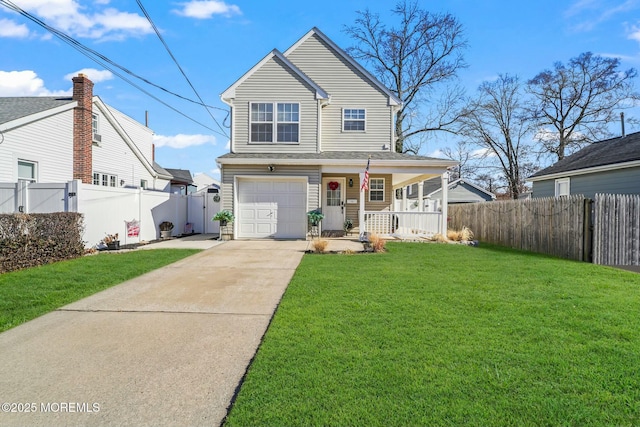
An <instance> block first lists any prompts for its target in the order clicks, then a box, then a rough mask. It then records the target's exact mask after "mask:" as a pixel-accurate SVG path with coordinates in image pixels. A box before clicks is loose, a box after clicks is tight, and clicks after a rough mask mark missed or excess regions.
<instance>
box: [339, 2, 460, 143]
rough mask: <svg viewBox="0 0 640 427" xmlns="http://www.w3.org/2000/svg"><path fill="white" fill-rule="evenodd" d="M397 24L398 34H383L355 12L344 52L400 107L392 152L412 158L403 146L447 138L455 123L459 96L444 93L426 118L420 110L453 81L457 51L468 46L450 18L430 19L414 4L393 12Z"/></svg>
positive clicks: (371, 16)
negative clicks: (440, 135) (433, 136)
mask: <svg viewBox="0 0 640 427" xmlns="http://www.w3.org/2000/svg"><path fill="white" fill-rule="evenodd" d="M392 12H393V14H395V15H397V16H398V17H399V18H400V24H399V27H398V28H395V27H391V28H389V29H387V27H386V26H385V24H384V23H382V22H381V21H380V16H379V15H378V14H375V13H372V12H370V11H369V9H366V10H365V11H364V12H362V11H358V15H359V17H358V19H356V22H355V25H353V26H350V27H345V31H346V33H347V34H348V35H349V36H351V38H353V39H354V40H355V42H356V45H355V46H354V47H352V48H350V49H348V52H349V53H350V54H351V55H352V56H353V57H354V58H356V59H360V60H363V61H364V62H365V63H366V64H367V65H368V66H370V67H371V70H372V72H373V74H374V75H375V76H376V77H377V78H378V79H379V80H380V81H381V82H382V83H383V84H385V85H386V86H387V87H388V88H389V89H390V90H391V91H393V92H394V93H395V94H396V95H397V96H398V98H399V99H400V100H402V102H403V105H402V106H401V108H400V110H399V111H398V112H397V115H396V121H395V131H396V147H395V148H396V151H397V152H399V153H403V152H407V151H411V152H417V150H418V149H419V148H420V147H419V146H417V147H416V146H415V145H413V146H410V147H405V140H407V139H408V138H410V137H412V136H414V135H418V134H421V133H423V132H428V131H435V130H443V131H449V132H452V130H453V126H454V125H455V123H456V120H457V114H458V111H459V110H458V108H457V105H458V103H459V102H460V101H461V91H460V90H458V89H457V88H445V89H444V90H442V91H440V92H439V93H440V96H441V97H442V99H441V101H440V102H439V103H438V104H437V105H433V106H432V108H431V109H430V111H429V113H427V114H426V116H424V115H423V113H422V107H423V106H424V105H425V104H426V102H427V100H428V99H429V98H433V97H434V96H435V95H436V93H438V92H437V89H442V86H441V84H443V83H447V82H450V81H452V80H454V78H455V77H456V75H457V71H458V70H459V69H461V68H463V67H465V66H466V64H465V62H464V59H463V56H462V51H463V49H464V48H465V47H466V45H467V42H466V40H465V39H464V37H463V31H462V26H461V25H460V23H459V22H458V21H457V20H456V19H455V18H454V17H453V16H452V15H450V14H432V13H429V12H428V11H426V10H423V9H420V8H419V7H418V2H417V1H415V0H410V1H407V0H404V1H401V2H399V3H397V5H396V6H395V8H394V9H392Z"/></svg>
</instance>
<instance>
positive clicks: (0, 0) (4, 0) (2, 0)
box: [0, 0, 229, 138]
mask: <svg viewBox="0 0 640 427" xmlns="http://www.w3.org/2000/svg"><path fill="white" fill-rule="evenodd" d="M0 4H1V5H3V6H5V7H7V8H8V9H11V10H13V11H15V12H17V13H19V14H20V15H22V16H24V17H25V18H27V19H29V20H31V21H32V22H34V23H36V24H37V25H39V26H41V27H42V28H44V29H45V30H47V31H49V32H51V33H52V34H53V35H55V36H56V37H58V38H59V39H61V40H62V41H63V42H65V43H67V44H69V45H70V46H71V47H73V48H74V49H76V50H78V51H79V52H80V53H82V54H83V55H85V56H86V57H87V58H89V59H91V60H92V61H94V62H96V63H97V64H99V65H101V66H102V67H104V68H106V69H107V70H109V71H111V72H112V73H113V74H115V75H116V76H118V77H119V78H121V79H122V80H123V81H125V82H126V83H128V84H130V85H131V86H133V87H134V88H136V89H138V90H139V91H141V92H142V93H144V94H145V95H147V96H149V97H151V98H153V99H154V100H156V101H158V102H159V103H161V104H162V105H164V106H166V107H167V108H169V109H171V110H173V111H175V112H176V113H178V114H180V115H182V116H184V117H185V118H187V119H189V120H191V121H192V122H194V123H197V124H199V125H200V126H202V127H204V128H206V129H209V130H210V131H212V132H215V133H217V134H220V135H222V136H224V137H227V138H228V137H229V135H227V134H226V133H225V132H224V131H223V132H219V131H217V130H215V129H212V128H210V127H209V126H207V125H205V124H203V123H200V122H199V121H197V120H195V119H193V118H191V117H189V116H187V115H186V114H184V113H183V112H181V111H180V110H178V109H176V108H175V107H172V106H171V105H169V104H167V103H166V102H164V101H162V100H161V99H159V98H158V97H156V96H154V95H152V94H151V93H150V92H148V91H146V90H144V89H143V88H141V87H140V86H138V85H136V84H135V83H133V82H132V81H131V80H129V79H127V78H126V77H125V76H123V75H122V74H120V73H119V72H117V71H115V70H114V69H113V67H111V66H109V65H107V64H106V63H109V64H112V65H113V66H114V67H117V68H119V69H121V70H122V71H124V72H125V73H127V74H129V75H131V76H133V77H136V78H138V79H140V80H142V81H143V82H145V83H147V84H149V85H151V86H154V87H156V88H158V89H160V90H162V91H164V92H167V93H169V94H171V95H174V96H176V97H178V98H181V99H183V100H186V101H189V102H192V103H194V104H198V105H204V106H205V107H209V108H216V109H219V110H222V111H226V110H225V109H224V108H219V107H215V106H209V105H206V104H204V103H203V102H197V101H194V100H192V99H189V98H186V97H184V96H182V95H179V94H176V93H174V92H171V91H169V90H167V89H166V88H163V87H162V86H158V85H156V84H154V83H152V82H150V81H149V80H147V79H145V78H143V77H141V76H139V75H137V74H135V73H133V72H131V71H130V70H128V69H127V68H125V67H123V66H121V65H119V64H117V63H115V62H113V61H112V60H110V59H109V58H107V57H106V56H104V55H102V54H100V53H98V52H96V51H95V50H93V49H91V48H89V47H87V46H85V45H83V44H82V43H80V42H78V41H77V40H75V39H74V38H72V37H70V36H69V35H67V34H65V33H63V32H62V31H60V30H57V29H56V28H53V27H51V26H50V25H48V24H46V23H45V22H44V21H42V20H40V19H39V18H37V17H35V16H33V15H31V14H30V13H28V12H26V11H25V10H23V9H21V8H20V7H19V6H17V5H15V4H14V3H13V2H11V1H10V0H0ZM98 58H100V60H99V59H98ZM101 60H102V61H104V62H102V61H101ZM201 101H202V100H201ZM227 114H228V112H227ZM214 121H215V119H214ZM216 124H217V125H218V127H220V125H219V124H218V122H217V121H216Z"/></svg>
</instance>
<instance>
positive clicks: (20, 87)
mask: <svg viewBox="0 0 640 427" xmlns="http://www.w3.org/2000/svg"><path fill="white" fill-rule="evenodd" d="M71 92H72V91H71V89H69V90H66V91H62V90H58V91H51V90H49V89H47V88H46V87H45V86H44V81H43V80H42V79H41V78H39V77H38V75H37V74H36V73H35V72H34V71H31V70H24V71H0V96H70V95H71Z"/></svg>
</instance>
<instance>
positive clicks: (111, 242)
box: [100, 233, 120, 251]
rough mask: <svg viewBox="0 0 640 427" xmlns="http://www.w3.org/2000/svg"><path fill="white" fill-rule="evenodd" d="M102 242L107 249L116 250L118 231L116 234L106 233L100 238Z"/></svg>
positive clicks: (117, 247) (118, 245)
mask: <svg viewBox="0 0 640 427" xmlns="http://www.w3.org/2000/svg"><path fill="white" fill-rule="evenodd" d="M100 243H102V244H105V245H107V249H108V250H110V251H117V250H118V249H120V240H119V239H118V233H116V234H107V235H106V236H104V238H103V239H102V242H100Z"/></svg>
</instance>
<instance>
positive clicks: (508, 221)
mask: <svg viewBox="0 0 640 427" xmlns="http://www.w3.org/2000/svg"><path fill="white" fill-rule="evenodd" d="M590 215H591V200H590V199H587V198H585V197H584V196H568V197H560V198H540V199H526V200H506V201H499V202H487V203H469V204H464V205H449V228H450V229H456V230H459V229H461V228H462V227H463V226H466V227H469V228H470V229H471V230H472V231H473V233H474V234H475V237H476V239H478V240H480V241H484V242H488V243H495V244H499V245H503V246H509V247H512V248H516V249H522V250H526V251H532V252H540V253H545V254H549V255H554V256H558V257H561V258H566V259H573V260H579V261H590V254H591V227H590V225H591V216H590Z"/></svg>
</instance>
